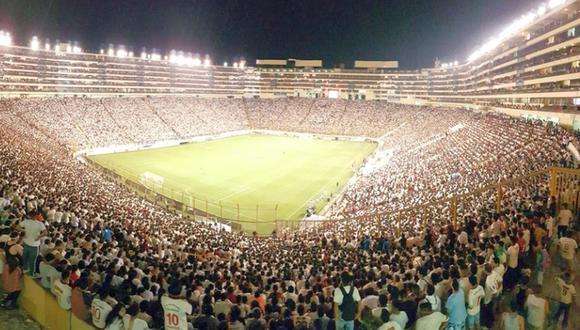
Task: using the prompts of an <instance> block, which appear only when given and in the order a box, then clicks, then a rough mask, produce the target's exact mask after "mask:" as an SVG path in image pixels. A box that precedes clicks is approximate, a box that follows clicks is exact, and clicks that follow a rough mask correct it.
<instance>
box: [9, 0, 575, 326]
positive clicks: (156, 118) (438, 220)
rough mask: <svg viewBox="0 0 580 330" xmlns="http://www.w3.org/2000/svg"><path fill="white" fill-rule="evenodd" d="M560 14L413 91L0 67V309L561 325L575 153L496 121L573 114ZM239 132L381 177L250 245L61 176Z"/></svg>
mask: <svg viewBox="0 0 580 330" xmlns="http://www.w3.org/2000/svg"><path fill="white" fill-rule="evenodd" d="M559 6H560V7H557V9H554V10H549V11H548V14H546V15H545V16H540V17H538V18H537V20H536V21H534V22H532V23H530V24H529V25H530V26H529V27H528V29H527V31H526V33H518V34H517V35H514V36H512V37H511V38H510V39H509V40H504V42H503V43H502V46H501V47H500V48H498V49H495V50H494V51H492V52H490V53H489V54H488V53H485V54H480V56H477V58H475V59H472V60H471V61H470V62H469V63H466V64H458V65H439V66H437V67H435V68H431V69H423V70H415V71H403V70H379V71H373V72H367V71H364V72H363V71H360V70H348V69H309V68H301V69H296V68H282V69H272V68H252V67H246V68H240V67H237V68H233V67H218V66H209V67H182V66H177V65H174V64H173V63H169V62H167V61H164V60H153V59H145V60H143V59H140V58H117V57H115V56H108V55H105V54H89V53H80V54H77V53H74V54H73V53H71V54H63V53H56V52H52V51H47V52H45V51H44V50H40V51H39V50H32V49H30V48H27V47H19V46H10V47H6V46H0V95H2V96H5V97H6V98H3V99H1V100H0V244H2V247H3V248H2V250H1V251H0V266H1V267H0V271H1V272H2V283H3V289H4V290H5V291H6V295H5V296H3V298H4V299H3V302H2V307H3V308H13V307H15V306H17V304H18V299H19V296H20V305H21V306H23V307H24V308H26V309H27V310H28V311H29V312H30V313H31V314H32V315H34V316H35V319H36V320H37V321H38V322H41V323H43V324H44V325H45V326H47V327H49V328H50V327H54V328H60V329H65V330H68V329H82V328H97V329H124V328H131V329H180V330H181V329H193V328H195V329H199V330H201V329H326V330H331V329H337V328H341V327H343V326H345V325H346V326H347V327H348V328H349V329H350V325H351V324H353V326H354V327H356V329H381V330H384V329H395V330H398V329H409V328H414V329H437V328H439V327H441V326H443V327H445V325H447V326H448V328H453V329H463V328H464V327H465V326H467V327H469V328H474V327H475V325H476V324H477V325H478V324H479V323H481V325H482V326H484V327H486V328H498V329H511V328H512V326H514V324H517V325H518V326H517V328H519V329H521V326H520V324H522V325H523V324H524V323H525V324H527V327H528V328H530V329H548V328H554V327H556V326H559V325H560V324H562V326H563V327H564V328H566V327H568V326H569V325H572V326H573V323H572V322H573V321H570V319H572V320H578V318H577V315H576V314H577V313H574V311H575V310H576V308H577V307H576V305H575V301H577V300H575V299H577V298H576V296H575V295H574V294H573V292H575V287H576V286H577V284H578V277H577V273H578V267H577V262H576V261H578V258H577V255H576V251H577V241H578V234H577V221H578V211H579V209H580V206H579V205H578V196H579V193H580V191H579V190H580V188H579V187H580V174H579V173H578V169H577V167H578V165H577V162H576V163H575V162H574V160H573V155H572V153H571V152H570V150H569V149H568V146H570V145H573V146H576V148H580V143H579V136H578V133H577V132H576V133H575V132H573V131H571V130H569V128H568V127H567V128H564V127H562V126H559V125H556V124H554V123H552V122H550V121H546V120H539V119H533V118H532V119H530V118H527V119H526V118H521V116H520V115H521V113H518V115H517V116H515V117H513V116H508V115H505V114H501V113H497V112H494V111H490V109H494V108H501V109H503V110H502V111H503V112H508V113H511V112H509V111H508V110H518V111H519V110H524V111H533V112H532V113H534V114H535V115H537V114H538V113H541V111H548V110H550V111H556V112H557V113H569V112H571V111H575V107H576V106H577V104H578V103H576V102H577V99H578V98H579V97H578V89H579V86H580V84H579V81H580V76H579V73H578V66H579V65H578V61H579V59H578V55H577V53H578V46H577V39H578V37H577V36H576V34H577V32H576V31H577V30H578V29H577V26H578V24H580V22H579V20H580V18H579V15H580V12H579V10H578V2H577V1H563V2H561V4H560V5H559ZM39 54H42V55H39ZM135 67H138V68H139V69H135ZM62 68H66V70H62ZM330 91H336V92H337V93H338V95H339V98H338V99H329V98H327V97H328V96H329V94H330ZM362 99H365V100H362ZM474 106H475V108H476V111H473V110H467V109H465V108H467V107H468V108H474ZM564 107H566V110H564V109H563V108H564ZM512 114H513V113H512ZM536 117H537V116H536ZM566 118H569V117H566ZM569 124H570V125H571V124H572V121H570V122H569ZM249 129H264V130H272V131H287V132H305V133H316V134H329V135H333V136H338V135H340V136H354V137H372V138H375V139H377V140H379V141H380V147H379V148H380V149H379V150H380V151H381V152H383V153H382V155H383V157H389V158H388V161H384V159H380V158H376V159H375V158H370V159H368V160H367V161H366V163H365V164H364V166H363V167H362V170H361V171H360V172H357V174H356V176H355V177H354V178H353V179H352V180H351V181H350V182H349V184H348V186H346V188H345V190H344V191H343V192H342V193H341V194H340V195H339V196H338V197H337V198H336V199H335V200H333V201H332V204H331V206H330V210H329V214H330V219H329V220H326V221H322V222H316V221H313V222H312V223H304V224H302V223H301V225H300V226H298V227H297V228H292V229H293V230H289V229H287V228H280V229H279V230H277V231H275V232H273V233H272V235H270V236H267V237H258V236H257V235H254V236H252V235H245V234H244V233H239V232H227V231H225V230H223V228H222V227H221V226H219V225H218V224H216V223H208V222H196V221H190V220H189V219H185V218H184V216H183V215H182V214H181V213H179V212H176V211H174V210H168V209H165V208H163V207H162V206H160V205H158V204H157V203H153V202H150V201H148V200H146V199H144V198H142V197H140V196H139V195H138V194H137V193H136V192H135V191H133V190H130V189H129V188H127V187H125V186H123V185H119V184H117V183H116V182H114V181H113V180H111V178H110V177H109V176H107V175H106V174H105V173H103V172H102V171H100V170H99V169H97V168H95V167H91V166H87V165H86V164H85V163H84V162H83V161H82V159H78V158H74V157H73V156H72V155H73V154H75V153H76V152H78V151H79V150H85V149H91V148H99V147H112V146H123V145H139V144H148V143H153V142H159V141H167V140H187V139H190V138H194V137H199V136H206V135H209V136H211V135H216V134H220V133H225V132H235V131H240V130H249ZM574 167H576V169H574ZM23 276H24V278H25V280H24V282H22V281H21V278H22V277H23ZM548 276H551V277H548ZM544 277H546V279H544ZM549 286H551V288H552V290H554V291H555V292H557V293H556V294H555V295H553V296H547V295H546V289H545V288H546V287H549ZM36 299H37V301H35V300H36ZM41 307H42V308H41ZM571 311H572V313H571ZM561 317H562V319H560V318H561Z"/></svg>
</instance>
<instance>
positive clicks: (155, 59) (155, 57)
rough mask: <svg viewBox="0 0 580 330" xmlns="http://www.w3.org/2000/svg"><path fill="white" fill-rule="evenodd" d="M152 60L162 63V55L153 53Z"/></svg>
mask: <svg viewBox="0 0 580 330" xmlns="http://www.w3.org/2000/svg"><path fill="white" fill-rule="evenodd" d="M151 59H152V60H153V61H160V60H161V55H159V54H157V53H153V54H151Z"/></svg>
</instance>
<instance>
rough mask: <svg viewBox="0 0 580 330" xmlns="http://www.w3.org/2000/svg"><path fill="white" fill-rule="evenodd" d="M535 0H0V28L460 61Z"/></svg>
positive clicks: (331, 58)
mask: <svg viewBox="0 0 580 330" xmlns="http://www.w3.org/2000/svg"><path fill="white" fill-rule="evenodd" d="M540 3H541V2H540V1H530V0H342V1H341V0H293V1H292V0H287V1H283V0H207V1H206V0H197V1H196V0H190V1H184V0H182V1H177V0H158V1H152V0H151V1H150V0H69V1H62V0H54V1H51V0H36V1H29V0H0V30H1V29H4V30H8V31H10V32H12V34H13V36H14V39H15V42H16V43H17V44H28V41H29V40H30V38H31V37H32V36H33V35H37V36H38V37H39V38H40V39H41V41H42V42H44V40H45V38H49V39H51V40H55V39H59V40H61V41H66V40H77V41H79V42H80V45H81V47H82V48H84V49H89V50H92V51H97V50H98V49H100V48H101V47H103V46H104V47H105V48H106V47H107V46H108V44H109V43H113V44H124V45H126V46H129V47H132V49H133V50H134V51H135V53H136V54H140V52H141V49H142V47H147V48H158V49H161V50H163V51H169V50H171V49H178V50H183V51H186V52H193V53H200V54H202V55H204V54H210V56H211V57H212V59H214V62H215V63H221V62H223V61H224V60H228V61H230V62H231V61H233V60H234V59H236V57H245V58H246V59H247V60H248V61H249V63H253V60H254V59H256V58H288V57H294V58H302V59H322V60H323V61H324V66H326V67H333V66H335V65H338V64H340V63H344V64H345V65H346V66H347V67H350V66H352V63H353V61H354V60H355V59H367V60H398V61H399V62H400V66H401V67H403V68H420V67H431V66H432V64H433V59H434V58H435V57H439V58H440V59H442V60H445V61H453V60H459V61H464V60H465V59H466V58H467V56H468V55H469V54H470V53H471V52H472V51H473V50H475V49H476V47H477V46H478V45H479V44H481V43H482V42H484V41H486V40H487V39H488V38H489V37H490V36H491V35H493V34H495V33H498V32H499V31H500V30H501V29H502V27H504V26H506V25H508V24H509V23H510V22H511V21H512V20H514V19H516V18H517V17H519V16H520V15H522V14H524V13H526V11H528V10H531V9H533V8H536V7H537V6H538V5H539V4H540Z"/></svg>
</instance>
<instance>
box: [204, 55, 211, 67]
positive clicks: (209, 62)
mask: <svg viewBox="0 0 580 330" xmlns="http://www.w3.org/2000/svg"><path fill="white" fill-rule="evenodd" d="M210 65H211V60H210V59H209V57H206V58H205V59H204V60H203V66H204V67H206V68H207V67H208V66H210Z"/></svg>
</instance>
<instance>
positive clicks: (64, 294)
mask: <svg viewBox="0 0 580 330" xmlns="http://www.w3.org/2000/svg"><path fill="white" fill-rule="evenodd" d="M69 278H70V272H69V271H68V270H63V271H62V272H61V273H60V280H58V281H55V282H54V284H53V285H52V291H51V292H52V294H54V295H55V296H56V300H57V301H58V304H59V305H60V307H61V308H62V309H65V310H69V309H71V295H72V288H71V287H70V285H69Z"/></svg>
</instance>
